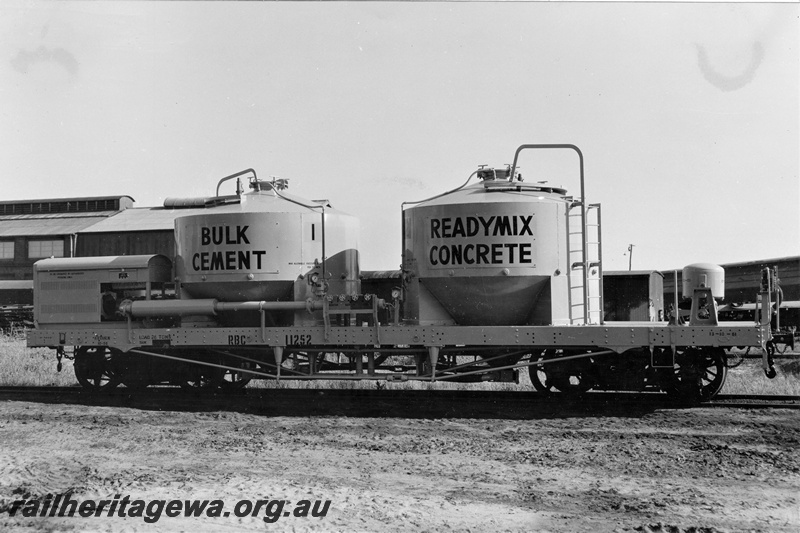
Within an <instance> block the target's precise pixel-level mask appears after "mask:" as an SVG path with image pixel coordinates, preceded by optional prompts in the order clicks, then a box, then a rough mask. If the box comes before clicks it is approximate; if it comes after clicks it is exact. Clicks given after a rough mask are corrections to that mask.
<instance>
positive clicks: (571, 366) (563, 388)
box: [529, 350, 593, 394]
mask: <svg viewBox="0 0 800 533" xmlns="http://www.w3.org/2000/svg"><path fill="white" fill-rule="evenodd" d="M566 355H572V354H571V353H570V352H565V351H564V350H545V351H544V353H543V354H542V356H541V358H542V359H544V360H547V359H558V358H559V357H563V356H566ZM591 364H592V363H591V360H590V359H588V358H585V359H577V360H572V361H566V362H564V363H550V364H548V365H545V366H543V367H529V368H531V369H534V368H535V370H530V372H531V373H533V372H535V373H536V378H534V376H533V375H532V376H531V383H533V386H534V387H536V382H537V381H538V382H539V384H540V385H541V387H542V388H541V389H540V388H538V387H537V390H541V391H543V392H544V391H552V390H558V391H560V392H564V393H568V394H580V393H584V392H586V391H588V390H589V389H591V388H592V384H593V382H592V380H591V377H590V375H589V370H590V367H591ZM542 375H544V377H545V379H544V380H542V379H541V376H542Z"/></svg>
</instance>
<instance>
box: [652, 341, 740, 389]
mask: <svg viewBox="0 0 800 533" xmlns="http://www.w3.org/2000/svg"><path fill="white" fill-rule="evenodd" d="M727 375H728V365H727V361H726V356H725V350H723V349H722V348H687V349H686V350H684V351H683V352H679V353H678V354H677V356H676V357H675V365H674V369H673V379H672V382H671V383H670V384H669V385H668V387H667V393H670V394H672V395H674V396H676V397H677V398H678V399H681V400H686V401H697V400H699V401H702V400H710V399H711V398H713V397H714V396H716V395H717V394H718V393H719V391H720V390H722V386H723V385H724V384H725V378H726V377H727Z"/></svg>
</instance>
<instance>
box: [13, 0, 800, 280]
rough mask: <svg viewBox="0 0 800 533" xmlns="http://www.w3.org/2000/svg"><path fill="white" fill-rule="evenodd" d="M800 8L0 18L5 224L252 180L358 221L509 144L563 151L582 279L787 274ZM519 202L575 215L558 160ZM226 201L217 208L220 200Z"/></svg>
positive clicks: (443, 186)
mask: <svg viewBox="0 0 800 533" xmlns="http://www.w3.org/2000/svg"><path fill="white" fill-rule="evenodd" d="M799 15H800V7H799V6H798V5H797V4H724V3H722V4H676V3H659V4H639V3H633V4H632V3H622V4H614V3H597V4H586V3H580V4H569V3H483V2H476V3H395V2H393V3H382V2H353V3H350V2H347V3H320V2H308V3H283V2H281V3H272V2H241V3H238V2H158V3H149V2H111V3H105V2H78V1H72V2H41V3H40V2H21V3H18V2H13V1H11V2H9V1H3V2H2V3H0V57H2V63H1V64H0V145H2V149H0V175H2V184H3V186H2V193H0V197H2V199H4V200H16V199H31V198H52V197H63V196H94V195H107V194H109V195H110V194H128V195H131V196H133V197H134V198H135V199H136V205H137V206H140V207H144V206H152V205H160V204H161V202H163V199H164V198H166V197H169V196H206V195H212V194H213V192H214V189H215V187H216V183H217V181H218V180H219V179H220V178H221V177H223V176H226V175H229V174H233V173H234V172H237V171H239V170H242V169H245V168H249V167H252V168H254V169H255V170H256V171H257V172H258V174H259V177H261V178H264V179H266V178H268V177H269V176H278V177H282V178H289V179H290V190H289V192H291V193H294V194H296V195H299V196H303V197H306V198H311V199H318V198H327V199H329V200H330V201H331V203H332V204H333V205H334V207H337V208H339V209H341V210H343V211H347V212H349V213H351V214H354V215H357V216H359V217H360V219H361V244H360V248H361V258H362V261H361V262H362V268H364V269H367V270H376V269H394V268H398V266H399V263H400V203H401V202H402V201H406V200H418V199H422V198H426V197H428V196H432V195H434V194H438V193H440V192H443V191H445V190H449V189H452V188H453V187H455V186H458V185H460V184H461V183H462V182H463V181H464V180H465V179H466V177H467V176H468V175H469V174H470V173H471V172H472V171H473V170H474V169H475V168H476V167H477V166H478V165H480V164H489V165H495V166H501V165H504V164H506V163H511V160H512V158H513V155H514V151H515V149H516V147H517V146H518V145H520V144H524V143H574V144H577V145H578V146H579V147H580V148H581V149H582V151H583V153H584V156H585V165H586V166H585V168H586V192H587V200H588V201H590V202H599V203H601V204H602V205H603V222H604V225H603V242H604V265H605V269H606V270H615V269H626V268H627V267H628V256H627V255H625V254H626V251H627V248H628V245H629V244H634V245H635V246H634V255H633V267H634V268H635V269H671V268H680V267H682V266H684V265H686V264H689V263H694V262H714V263H725V262H735V261H749V260H755V259H766V258H772V257H783V256H788V255H800V215H798V213H799V212H800V209H799V208H798V206H799V205H800V178H799V177H798V167H800V134H799V133H798V124H799V123H800V110H799V109H798V101H799V100H800V86H799V85H798V70H799V69H800V53H798V46H799V45H800V31H799V28H800V21H799V19H798V16H799ZM525 154H526V153H523V157H522V159H521V161H520V165H521V169H520V170H521V172H522V173H523V176H524V177H525V178H526V180H527V181H539V180H548V181H549V182H550V183H551V184H555V185H561V186H564V187H566V188H568V189H569V190H570V191H571V192H572V193H574V194H575V195H577V194H578V191H579V189H578V179H577V160H576V158H575V157H574V156H572V155H570V153H568V152H563V153H556V154H551V155H548V154H541V153H536V154H533V153H531V154H530V155H525ZM230 192H232V191H230Z"/></svg>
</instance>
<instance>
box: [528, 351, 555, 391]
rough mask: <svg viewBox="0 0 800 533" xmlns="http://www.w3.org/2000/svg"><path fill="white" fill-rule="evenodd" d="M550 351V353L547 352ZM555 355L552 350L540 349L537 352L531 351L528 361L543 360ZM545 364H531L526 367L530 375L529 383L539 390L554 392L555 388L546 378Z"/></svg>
mask: <svg viewBox="0 0 800 533" xmlns="http://www.w3.org/2000/svg"><path fill="white" fill-rule="evenodd" d="M548 352H550V354H548ZM554 356H555V352H554V351H553V350H542V351H541V352H539V353H538V355H537V354H536V353H532V354H531V358H530V362H531V363H533V362H536V361H544V360H545V359H552V358H553V357H554ZM545 368H547V366H546V365H531V366H529V367H528V374H529V375H530V377H531V384H532V385H533V387H534V388H535V389H536V390H537V391H539V392H554V391H555V390H556V389H555V387H553V386H552V385H551V384H550V382H549V380H548V379H547V371H546V370H545Z"/></svg>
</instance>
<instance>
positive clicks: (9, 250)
mask: <svg viewBox="0 0 800 533" xmlns="http://www.w3.org/2000/svg"><path fill="white" fill-rule="evenodd" d="M0 259H14V241H2V242H0Z"/></svg>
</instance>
